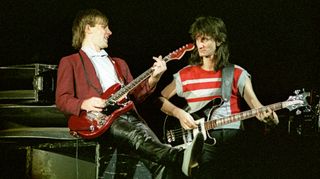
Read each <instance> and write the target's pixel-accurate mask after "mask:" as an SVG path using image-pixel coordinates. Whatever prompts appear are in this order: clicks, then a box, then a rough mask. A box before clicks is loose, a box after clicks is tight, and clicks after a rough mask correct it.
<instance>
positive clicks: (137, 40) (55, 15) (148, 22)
mask: <svg viewBox="0 0 320 179" xmlns="http://www.w3.org/2000/svg"><path fill="white" fill-rule="evenodd" d="M319 7H320V4H319V1H317V0H309V1H305V0H293V1H292V0H263V1H262V0H261V1H256V0H238V1H232V0H223V1H217V0H188V1H182V0H175V1H170V0H164V1H156V0H145V1H142V0H134V1H132V0H122V1H119V0H90V1H88V0H67V1H60V0H46V1H42V0H13V1H4V2H2V3H1V11H0V29H1V30H0V34H1V35H0V40H1V43H0V49H1V53H0V59H1V62H0V66H6V65H15V64H29V63H47V64H58V63H59V60H60V59H61V57H62V56H65V55H68V54H70V53H73V52H74V50H73V49H72V47H71V26H72V20H73V18H74V16H75V14H76V13H77V12H78V11H79V10H81V9H85V8H97V9H99V10H101V11H102V12H104V13H105V14H106V15H107V16H108V17H109V19H110V28H111V31H112V32H113V35H112V36H111V39H110V44H109V48H108V49H107V51H108V53H110V54H111V55H112V56H117V57H121V58H124V59H125V60H126V61H127V62H128V64H129V66H130V67H131V71H132V73H133V74H134V76H137V75H139V74H141V73H142V72H144V71H145V70H146V69H147V68H149V67H150V65H151V64H152V63H153V60H152V56H158V55H163V56H164V55H167V54H168V53H169V52H171V51H173V50H175V49H177V48H178V47H180V46H182V45H184V44H186V43H189V42H190V37H189V34H188V30H189V27H190V25H191V24H192V22H193V21H194V19H195V18H196V17H198V16H203V15H211V16H217V17H221V18H222V19H223V20H224V21H225V23H226V25H227V29H228V33H229V42H230V49H231V54H232V56H231V59H230V60H231V62H232V63H236V64H238V65H240V66H242V67H243V68H245V69H247V70H248V71H249V73H250V74H251V75H252V79H253V85H254V89H255V91H256V93H257V95H258V96H259V98H260V100H261V102H262V103H264V104H269V103H273V102H277V101H281V100H285V99H286V98H287V97H288V96H289V95H291V94H292V92H293V90H295V89H300V88H305V89H314V88H319V86H320V78H319V77H320V75H319V73H318V72H319V69H320V61H319V49H320V48H319V47H320V43H319V42H320V35H319V32H320V26H319V23H318V22H319V21H320V16H319ZM186 57H187V56H186ZM186 62H187V58H183V59H182V60H181V62H170V64H168V71H167V72H166V75H167V76H165V78H163V79H162V80H161V82H160V84H163V85H165V84H167V83H168V82H169V81H171V76H172V74H173V73H174V72H176V71H177V70H178V69H179V68H181V67H182V66H184V65H185V64H186ZM161 87H162V85H159V88H161Z"/></svg>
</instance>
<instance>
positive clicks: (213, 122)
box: [204, 102, 284, 130]
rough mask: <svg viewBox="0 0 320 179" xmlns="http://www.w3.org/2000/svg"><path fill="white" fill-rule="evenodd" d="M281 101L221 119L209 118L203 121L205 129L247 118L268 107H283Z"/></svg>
mask: <svg viewBox="0 0 320 179" xmlns="http://www.w3.org/2000/svg"><path fill="white" fill-rule="evenodd" d="M283 103H284V102H279V103H274V104H270V105H268V106H264V107H261V108H258V109H252V110H248V111H243V112H240V113H237V114H234V115H231V116H229V117H225V118H221V119H216V120H210V121H208V122H205V124H204V127H205V129H206V130H210V129H213V128H216V127H219V126H223V125H226V124H230V123H233V122H237V121H241V120H245V119H249V118H251V117H254V116H256V115H257V114H258V113H260V112H264V111H267V109H268V108H270V109H271V110H273V111H276V110H279V109H282V108H283V106H284V105H283Z"/></svg>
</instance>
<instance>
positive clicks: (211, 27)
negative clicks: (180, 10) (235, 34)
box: [189, 16, 230, 71]
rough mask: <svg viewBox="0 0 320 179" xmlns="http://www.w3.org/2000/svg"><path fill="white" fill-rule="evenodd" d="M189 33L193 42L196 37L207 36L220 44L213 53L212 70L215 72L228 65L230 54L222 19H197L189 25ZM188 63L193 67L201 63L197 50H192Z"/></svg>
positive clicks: (209, 17)
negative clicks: (213, 64)
mask: <svg viewBox="0 0 320 179" xmlns="http://www.w3.org/2000/svg"><path fill="white" fill-rule="evenodd" d="M189 33H190V35H191V38H192V40H193V41H194V42H195V40H196V36H198V35H208V36H210V37H212V38H213V39H214V40H215V41H216V42H219V43H221V44H220V46H217V50H216V52H215V55H216V56H215V58H216V63H215V66H214V70H216V71H217V70H219V69H222V68H223V67H224V66H227V65H228V64H229V56H230V53H229V47H228V41H227V40H228V39H227V28H226V26H225V24H224V22H223V21H222V19H220V18H217V17H211V16H208V17H198V18H197V19H196V20H195V22H194V23H193V24H192V25H191V27H190V30H189ZM189 63H190V64H193V65H196V64H202V63H203V62H202V60H201V59H200V56H199V53H198V51H197V49H194V50H193V52H192V53H191V57H190V59H189Z"/></svg>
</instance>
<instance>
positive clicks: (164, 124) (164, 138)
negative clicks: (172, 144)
mask: <svg viewBox="0 0 320 179" xmlns="http://www.w3.org/2000/svg"><path fill="white" fill-rule="evenodd" d="M167 119H168V115H166V117H165V118H164V121H163V126H162V140H163V141H164V142H165V143H167V140H166V123H167Z"/></svg>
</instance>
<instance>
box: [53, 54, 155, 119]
mask: <svg viewBox="0 0 320 179" xmlns="http://www.w3.org/2000/svg"><path fill="white" fill-rule="evenodd" d="M79 53H80V54H81V56H82V58H83V63H82V62H81V59H80V55H79ZM79 53H75V54H72V55H70V56H66V57H63V58H62V59H61V61H60V63H59V68H58V76H57V88H56V105H57V108H58V109H59V110H60V111H62V112H63V113H64V114H66V115H70V114H73V115H79V114H80V111H81V110H80V107H81V104H82V102H83V101H84V100H85V99H88V98H90V97H93V96H95V97H100V96H101V94H102V87H101V85H100V82H99V79H98V77H97V75H96V72H95V69H94V67H93V64H92V63H91V61H90V59H89V57H88V56H87V55H86V54H85V53H84V52H83V51H82V50H80V52H79ZM112 60H113V61H114V64H117V65H115V66H116V67H117V68H116V71H117V72H118V76H119V77H121V78H124V82H125V83H126V84H128V83H129V82H131V81H132V80H133V77H132V75H131V73H130V70H129V67H128V65H127V63H126V62H125V61H124V60H123V59H120V58H112ZM83 64H84V66H83ZM84 68H85V69H86V73H87V78H88V80H87V79H86V73H85V70H84ZM88 81H89V83H91V84H89V83H88ZM153 91H154V88H153V89H150V86H149V83H148V81H147V80H145V81H143V82H141V83H140V85H139V86H137V87H136V88H135V89H134V90H133V91H132V92H131V94H132V95H133V97H134V98H135V101H137V102H142V101H143V100H144V99H145V98H146V97H147V96H148V95H149V94H151V93H152V92H153Z"/></svg>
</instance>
